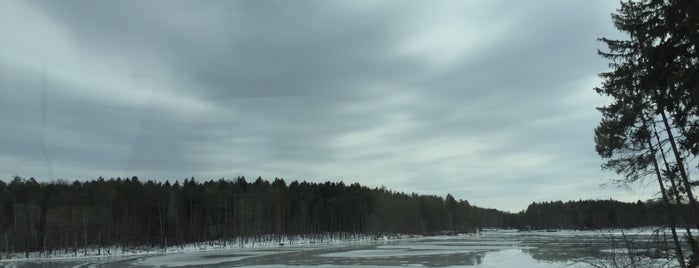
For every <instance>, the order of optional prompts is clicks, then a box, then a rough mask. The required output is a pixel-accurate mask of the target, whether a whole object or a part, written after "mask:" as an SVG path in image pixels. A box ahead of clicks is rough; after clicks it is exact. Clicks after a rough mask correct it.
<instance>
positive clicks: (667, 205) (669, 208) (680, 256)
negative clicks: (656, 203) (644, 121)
mask: <svg viewBox="0 0 699 268" xmlns="http://www.w3.org/2000/svg"><path fill="white" fill-rule="evenodd" d="M650 139H651V138H650V137H648V139H647V143H648V148H650V151H651V154H652V159H653V168H654V169H655V175H656V176H657V178H658V186H660V193H661V194H662V198H663V203H664V204H665V209H666V210H667V214H668V218H669V219H670V230H671V231H672V240H673V241H674V243H675V255H676V256H677V261H678V262H679V263H680V267H682V268H685V267H687V266H686V265H685V263H684V254H682V246H681V245H680V241H679V239H678V238H677V230H675V215H674V214H675V213H674V209H672V206H671V205H670V201H669V200H668V197H667V193H666V192H665V185H664V184H663V177H662V175H661V174H660V167H659V166H658V160H657V159H656V154H657V153H656V150H655V147H653V143H652V142H651V140H650ZM631 259H632V260H633V256H631Z"/></svg>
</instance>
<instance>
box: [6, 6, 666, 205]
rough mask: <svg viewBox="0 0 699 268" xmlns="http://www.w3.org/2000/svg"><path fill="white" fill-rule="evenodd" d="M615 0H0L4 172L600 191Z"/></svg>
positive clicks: (548, 193)
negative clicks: (597, 145)
mask: <svg viewBox="0 0 699 268" xmlns="http://www.w3.org/2000/svg"><path fill="white" fill-rule="evenodd" d="M617 5H618V3H617V1H608V0H597V1H534V0H532V1H492V0H489V1H374V0H371V1H326V0H319V1H267V0H262V1H183V2H180V1H170V0H168V1H162V2H159V1H87V0H85V1H31V0H30V1H14V0H3V1H0V89H1V90H2V95H1V97H0V120H1V121H0V133H2V134H0V143H1V144H2V145H1V146H0V179H4V180H5V181H8V180H9V179H10V178H11V177H12V176H13V175H20V176H23V177H35V178H37V179H38V180H40V181H50V180H55V179H59V178H63V179H68V180H73V179H80V180H86V179H93V178H96V177H98V176H104V177H106V178H110V177H117V176H121V177H127V176H133V175H136V176H139V177H140V178H141V179H142V180H145V179H158V180H165V179H169V180H183V179H184V178H188V177H192V176H194V177H196V178H198V179H200V180H203V179H218V178H221V177H225V178H233V177H235V176H239V175H244V176H246V177H247V178H248V179H251V180H252V179H255V178H257V177H258V176H262V177H263V178H274V177H283V178H285V179H286V180H287V181H288V182H290V181H292V180H308V181H315V182H322V181H327V180H330V181H340V180H342V181H344V182H346V183H351V182H359V183H361V184H363V185H367V186H370V187H377V186H381V185H384V186H386V187H387V188H390V189H394V190H397V191H403V192H418V193H424V194H437V195H446V194H447V193H451V194H452V195H454V197H455V198H457V199H465V200H468V201H469V202H471V203H472V204H475V205H479V206H484V207H493V208H498V209H505V210H510V211H519V210H521V209H524V208H525V207H526V206H527V205H528V204H529V203H531V202H533V201H544V200H559V199H562V200H570V199H575V200H577V199H587V198H605V199H606V198H615V199H622V200H636V199H647V198H650V197H652V196H653V194H652V192H653V191H652V189H653V188H652V187H651V186H646V187H642V186H641V187H637V188H635V189H634V190H633V191H628V190H624V189H619V188H617V187H613V186H611V187H600V184H603V183H606V182H608V180H609V179H610V178H615V175H614V174H611V173H608V172H603V171H601V170H600V164H601V163H602V161H601V159H600V158H599V157H598V156H597V155H596V153H595V151H594V140H593V131H594V128H595V126H596V125H597V123H598V122H599V120H600V114H599V113H598V112H597V111H596V110H595V107H598V106H601V105H603V104H604V103H605V101H606V100H605V99H604V98H602V97H600V96H598V95H596V93H595V92H594V91H593V90H592V88H593V87H595V86H597V85H598V84H599V83H600V80H599V78H597V75H596V74H597V73H600V72H603V71H606V70H607V64H606V62H605V60H604V59H602V58H600V57H598V56H597V55H596V51H597V49H598V48H602V44H601V43H599V42H596V38H598V37H602V36H607V37H620V34H619V32H618V31H616V30H615V29H614V28H613V26H612V23H611V19H610V16H609V15H610V13H611V12H613V11H614V9H615V8H616V6H617Z"/></svg>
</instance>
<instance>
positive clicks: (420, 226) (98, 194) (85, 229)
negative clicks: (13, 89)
mask: <svg viewBox="0 0 699 268" xmlns="http://www.w3.org/2000/svg"><path fill="white" fill-rule="evenodd" d="M503 214H504V213H503V212H500V211H497V210H494V209H483V208H479V207H475V206H472V205H470V204H469V203H468V202H467V201H464V200H456V199H454V197H453V196H451V195H447V196H446V197H444V198H443V197H439V196H434V195H418V194H415V193H413V194H405V193H398V192H394V191H390V190H387V189H385V188H383V187H382V188H373V189H372V188H367V187H364V186H361V185H359V184H356V183H354V184H351V185H345V184H344V183H343V182H338V183H334V182H325V183H309V182H298V181H293V182H291V183H289V184H287V183H286V182H285V181H284V180H283V179H279V178H275V179H274V180H273V181H272V182H269V181H267V180H263V179H262V178H257V179H256V180H255V181H253V182H248V181H247V180H246V179H245V178H244V177H238V178H236V179H234V180H224V179H220V180H209V181H202V182H198V181H196V180H195V179H194V178H191V179H185V180H184V181H183V182H179V181H176V182H174V183H170V182H169V181H165V182H160V181H153V180H148V181H146V182H141V181H140V180H139V179H138V178H137V177H132V178H124V179H122V178H116V179H108V180H107V179H104V178H101V177H100V178H98V179H95V180H91V181H85V182H80V181H74V182H72V183H68V182H65V181H55V182H50V183H39V182H37V181H36V180H35V179H33V178H30V179H24V178H21V177H18V176H16V177H14V178H13V179H12V180H11V181H10V182H9V183H5V182H3V181H1V180H0V250H2V251H4V252H6V253H9V252H24V254H25V256H28V253H29V252H41V253H42V254H43V253H46V254H49V255H50V254H52V252H55V251H57V250H63V251H66V252H70V251H72V252H73V253H74V254H75V255H79V254H80V250H81V249H85V248H87V247H93V248H95V247H96V248H97V250H98V254H99V251H100V250H101V249H102V248H105V247H113V246H117V247H120V248H122V249H129V248H131V249H135V248H143V247H147V248H165V247H168V246H176V245H184V244H188V243H197V242H205V241H206V242H211V241H218V242H219V243H223V244H225V243H230V241H233V239H234V238H239V239H238V240H237V241H241V242H242V241H246V240H248V239H257V238H259V237H260V236H267V237H269V236H274V237H276V238H277V239H279V240H280V241H281V238H282V237H283V236H297V235H311V234H326V233H343V234H346V235H352V234H373V235H386V234H399V233H400V234H435V233H443V232H454V233H457V232H458V233H463V232H471V231H473V230H475V229H476V228H484V227H500V226H501V225H502V221H501V220H502V218H503V217H502V215H503ZM241 238H242V239H241Z"/></svg>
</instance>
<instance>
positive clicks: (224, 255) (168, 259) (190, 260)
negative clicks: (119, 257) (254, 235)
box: [134, 250, 288, 267]
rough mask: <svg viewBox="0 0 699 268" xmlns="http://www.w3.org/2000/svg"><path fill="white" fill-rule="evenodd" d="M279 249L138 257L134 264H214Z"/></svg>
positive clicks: (265, 253)
mask: <svg viewBox="0 0 699 268" xmlns="http://www.w3.org/2000/svg"><path fill="white" fill-rule="evenodd" d="M283 252H288V251H279V250H274V251H273V250H221V251H204V252H189V253H180V254H169V255H161V256H153V257H146V258H142V259H139V260H138V261H136V262H135V263H134V264H135V265H139V266H146V267H182V266H192V265H214V264H220V263H226V262H234V261H240V260H243V259H246V258H250V257H259V256H264V255H270V254H278V253H283Z"/></svg>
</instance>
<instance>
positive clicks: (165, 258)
mask: <svg viewBox="0 0 699 268" xmlns="http://www.w3.org/2000/svg"><path fill="white" fill-rule="evenodd" d="M624 234H625V235H627V236H628V237H631V239H635V240H634V241H636V243H641V242H643V241H647V240H648V238H649V237H650V236H651V235H652V234H653V233H652V232H646V231H633V230H627V231H625V232H624ZM620 235H621V232H614V231H607V232H599V231H555V232H552V231H548V232H544V231H538V232H537V231H533V232H517V231H508V230H491V231H485V232H480V233H479V234H478V235H475V234H470V235H457V236H437V237H407V238H406V237H403V238H400V239H398V238H393V239H389V238H388V237H387V238H381V239H375V238H374V237H362V238H361V239H355V240H353V241H343V240H338V239H332V240H324V242H322V243H320V242H318V241H316V242H313V241H311V240H309V239H297V240H295V243H294V244H293V245H290V244H289V243H288V242H290V241H286V242H287V243H284V244H285V245H283V246H281V245H279V243H273V242H271V241H270V242H268V243H259V242H257V243H256V244H255V246H254V247H253V245H252V244H245V243H242V244H240V243H238V244H227V245H226V247H223V246H222V245H218V246H211V245H209V244H205V245H189V246H186V247H176V248H169V249H168V251H167V252H152V251H151V252H148V251H144V252H133V253H130V254H123V255H116V256H109V257H96V256H92V257H87V258H83V257H81V258H70V257H62V258H53V259H49V260H47V259H36V258H35V259H29V260H11V261H0V266H3V265H4V266H9V267H124V266H131V267H186V266H195V265H197V266H206V267H236V266H245V267H259V268H274V267H285V268H289V267H307V266H313V267H319V268H329V267H334V268H336V267H356V266H361V267H463V266H471V267H525V268H540V267H541V268H543V267H562V266H566V265H570V266H566V267H589V264H585V263H576V262H578V261H581V260H586V261H590V262H593V261H594V262H597V261H604V260H605V259H609V258H610V256H611V257H615V258H621V259H624V258H625V252H624V251H623V250H611V249H615V248H618V246H619V245H613V244H611V243H610V240H609V238H610V237H617V238H618V237H619V236H620ZM639 245H641V244H639ZM241 246H242V247H241ZM641 246H642V245H641ZM610 253H615V254H616V255H610ZM88 255H89V254H88ZM649 261H653V262H654V263H657V264H658V265H654V266H660V265H666V264H667V260H664V259H659V260H649Z"/></svg>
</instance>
